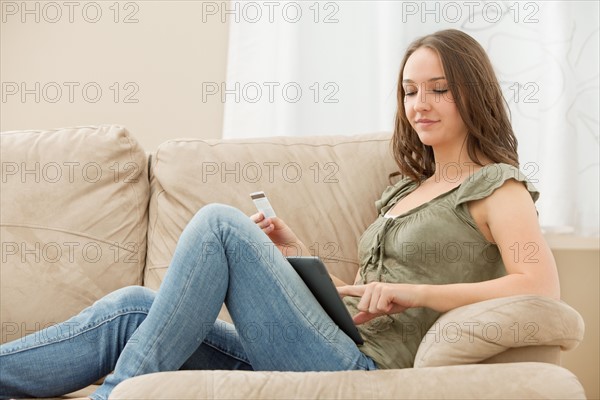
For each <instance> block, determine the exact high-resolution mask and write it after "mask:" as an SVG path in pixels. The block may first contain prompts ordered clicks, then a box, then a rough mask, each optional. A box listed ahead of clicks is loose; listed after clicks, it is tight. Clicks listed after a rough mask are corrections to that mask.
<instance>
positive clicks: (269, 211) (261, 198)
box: [250, 191, 277, 218]
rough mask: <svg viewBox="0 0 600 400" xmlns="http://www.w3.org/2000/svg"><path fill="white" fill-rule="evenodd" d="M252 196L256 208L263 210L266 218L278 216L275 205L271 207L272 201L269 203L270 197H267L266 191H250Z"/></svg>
mask: <svg viewBox="0 0 600 400" xmlns="http://www.w3.org/2000/svg"><path fill="white" fill-rule="evenodd" d="M250 198H252V201H253V202H254V205H255V206H256V209H257V210H258V211H262V213H263V214H264V215H265V218H275V217H276V216H277V215H275V211H273V207H271V203H269V199H267V196H266V195H265V192H262V191H261V192H254V193H250Z"/></svg>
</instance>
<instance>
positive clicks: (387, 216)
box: [383, 163, 497, 219]
mask: <svg viewBox="0 0 600 400" xmlns="http://www.w3.org/2000/svg"><path fill="white" fill-rule="evenodd" d="M490 165H497V164H496V163H490V164H486V165H483V166H482V167H481V168H479V169H478V170H477V171H475V172H473V173H472V174H470V175H469V176H467V177H466V178H465V179H463V180H462V182H461V183H459V184H458V185H456V186H455V187H453V188H452V189H450V190H447V191H445V192H443V193H440V194H439V195H437V196H435V197H434V198H432V199H431V200H428V201H426V202H424V203H421V204H419V205H418V206H415V207H413V208H411V209H410V210H407V211H405V212H403V213H401V214H398V215H389V211H390V210H391V209H392V208H394V207H395V206H396V204H397V203H398V201H400V200H401V198H398V196H397V195H396V199H395V200H394V203H393V204H392V205H391V206H390V208H388V209H387V211H386V212H385V214H384V215H383V217H384V218H391V219H398V218H400V217H405V216H407V215H409V214H412V213H414V212H417V211H419V210H421V209H423V208H425V207H427V206H429V205H430V204H432V203H433V202H435V201H437V200H439V199H441V198H442V197H445V196H447V195H448V194H450V193H452V192H454V191H455V190H457V189H458V188H460V187H461V186H462V185H463V184H464V183H465V182H468V181H469V180H472V179H473V178H474V177H475V176H476V175H477V174H479V173H480V172H481V171H483V170H484V169H485V168H486V167H488V166H490ZM410 185H412V188H410V189H409V190H408V192H405V194H404V196H402V199H403V198H405V197H406V196H408V195H409V194H411V193H412V192H413V191H415V190H416V189H417V188H418V187H419V186H418V185H417V184H416V182H414V181H412V182H410Z"/></svg>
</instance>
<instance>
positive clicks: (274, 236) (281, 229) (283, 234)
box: [250, 211, 310, 256]
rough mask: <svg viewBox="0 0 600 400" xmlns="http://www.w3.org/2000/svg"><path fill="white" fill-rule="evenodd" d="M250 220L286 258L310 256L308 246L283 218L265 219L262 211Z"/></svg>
mask: <svg viewBox="0 0 600 400" xmlns="http://www.w3.org/2000/svg"><path fill="white" fill-rule="evenodd" d="M250 219H251V220H252V221H253V222H254V223H255V224H256V225H258V227H259V228H260V229H262V231H263V232H264V233H265V234H266V235H267V236H268V237H269V239H271V241H272V242H273V243H274V244H275V246H277V248H278V249H279V251H281V253H282V254H283V255H284V256H288V255H290V256H293V255H304V256H307V255H310V252H309V250H308V249H307V248H306V246H305V245H304V244H303V243H302V242H301V241H300V239H298V236H296V234H295V233H294V231H292V229H291V228H290V227H289V226H288V225H287V224H286V223H285V221H284V220H282V219H281V218H278V217H275V218H265V216H264V214H263V213H262V211H259V212H257V213H256V214H253V215H251V216H250Z"/></svg>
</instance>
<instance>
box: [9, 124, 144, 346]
mask: <svg viewBox="0 0 600 400" xmlns="http://www.w3.org/2000/svg"><path fill="white" fill-rule="evenodd" d="M0 141H1V144H2V145H1V146H0V147H1V161H2V162H1V165H2V173H1V183H0V184H1V199H0V200H1V207H0V233H1V236H0V237H1V239H0V241H1V245H2V260H1V261H2V267H1V268H0V274H1V279H0V284H1V290H0V307H1V312H0V316H1V320H2V338H1V340H2V342H3V343H4V342H7V341H10V340H14V339H17V338H19V337H21V336H23V335H24V334H27V333H31V332H33V331H37V330H39V329H41V328H44V327H47V326H50V325H52V324H54V323H58V322H61V321H63V320H65V319H66V318H68V317H70V316H71V315H73V314H75V313H77V312H79V311H80V310H82V309H83V308H85V307H86V306H89V305H90V304H92V303H93V302H94V301H95V300H97V299H99V298H100V297H102V296H103V295H105V294H107V293H109V292H111V291H113V290H115V289H118V288H120V287H123V286H127V285H134V284H141V283H142V276H143V267H144V263H145V254H146V237H147V215H148V214H147V207H148V198H149V182H148V168H147V165H148V161H147V155H146V153H145V152H144V150H143V149H142V148H141V147H140V145H139V144H138V143H137V142H136V141H135V140H134V139H133V137H131V136H130V135H129V133H128V132H127V131H126V130H125V129H123V128H121V127H118V126H99V127H78V128H68V129H58V130H52V131H13V132H3V133H2V135H0Z"/></svg>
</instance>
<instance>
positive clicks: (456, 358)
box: [414, 295, 584, 368]
mask: <svg viewBox="0 0 600 400" xmlns="http://www.w3.org/2000/svg"><path fill="white" fill-rule="evenodd" d="M583 332H584V322H583V319H582V318H581V315H580V314H579V313H578V312H577V311H575V310H573V309H572V308H571V307H570V306H568V305H567V304H565V303H564V302H560V301H556V300H553V299H550V298H546V297H540V296H529V295H526V296H511V297H504V298H499V299H493V300H487V301H482V302H479V303H475V304H470V305H467V306H463V307H459V308H456V309H454V310H451V311H449V312H447V313H446V314H444V315H442V316H441V317H440V318H439V319H438V320H437V321H436V322H435V324H434V325H433V326H432V327H431V328H430V330H429V331H428V333H427V334H426V335H425V337H424V338H423V340H422V341H421V344H420V345H419V350H418V351H417V355H416V358H415V365H414V366H415V367H416V368H422V367H432V366H440V365H458V364H474V363H478V362H482V361H484V360H486V359H489V358H490V357H493V356H496V355H498V354H500V353H502V352H504V351H506V350H509V349H511V348H515V347H529V346H536V347H537V346H540V347H542V349H544V350H549V351H550V352H552V350H551V346H560V347H561V349H562V350H571V349H573V348H575V347H576V346H577V345H578V344H579V343H580V342H581V340H583ZM549 346H550V349H548V347H549ZM540 357H541V356H540Z"/></svg>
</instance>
